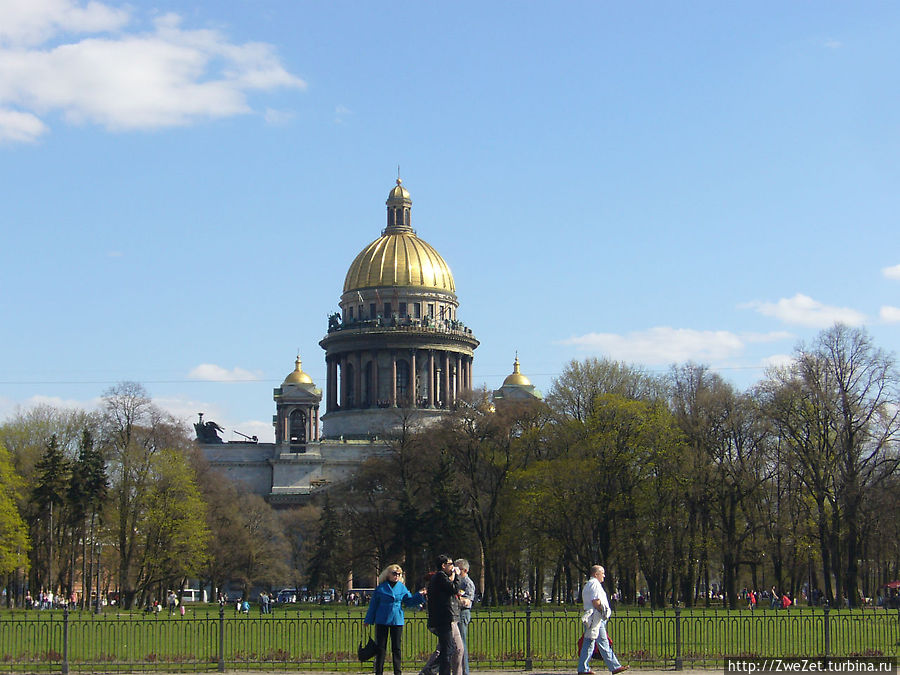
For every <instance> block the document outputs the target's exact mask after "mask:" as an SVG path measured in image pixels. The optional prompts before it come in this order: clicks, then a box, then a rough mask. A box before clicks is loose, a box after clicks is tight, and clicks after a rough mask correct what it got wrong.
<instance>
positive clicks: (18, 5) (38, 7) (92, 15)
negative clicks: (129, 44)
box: [0, 0, 128, 46]
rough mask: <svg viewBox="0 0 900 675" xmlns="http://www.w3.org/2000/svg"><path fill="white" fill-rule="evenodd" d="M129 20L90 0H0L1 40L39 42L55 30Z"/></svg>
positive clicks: (113, 26)
mask: <svg viewBox="0 0 900 675" xmlns="http://www.w3.org/2000/svg"><path fill="white" fill-rule="evenodd" d="M126 23H128V13H127V12H126V11H125V10H124V9H118V8H114V7H110V6H108V5H105V4H103V3H102V2H95V1H91V2H88V3H87V4H83V3H81V2H76V1H75V0H3V2H2V3H0V44H8V45H17V46H27V45H37V44H40V43H42V42H44V41H46V40H48V39H50V38H52V37H53V36H54V35H56V34H58V33H63V34H66V33H70V34H71V33H97V32H105V31H112V30H117V29H119V28H121V27H123V26H124V25H125V24H126Z"/></svg>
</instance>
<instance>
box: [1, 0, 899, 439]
mask: <svg viewBox="0 0 900 675" xmlns="http://www.w3.org/2000/svg"><path fill="white" fill-rule="evenodd" d="M898 38H900V5H897V4H896V3H888V2H885V3H874V2H863V3H846V2H816V3H811V2H743V3H722V2H718V1H715V2H713V1H710V2H690V3H673V2H628V3H625V2H620V3H612V2H560V3H540V2H525V1H521V2H491V3H484V2H453V3H449V2H444V3H439V2H392V3H369V2H358V1H357V2H341V1H337V2H325V1H322V2H301V1H298V0H215V1H212V0H209V1H205V0H196V1H192V0H179V1H178V2H174V1H166V0H162V1H159V2H156V1H154V0H148V2H141V3H134V2H132V3H123V2H117V1H116V0H95V1H93V2H89V3H88V2H82V1H79V0H0V203H2V210H0V214H2V215H0V218H2V230H0V231H2V234H3V245H2V247H0V311H2V316H3V317H5V319H6V321H5V327H4V328H5V329H4V330H3V331H2V333H0V364H2V367H0V419H3V418H5V417H6V416H8V415H10V414H12V413H14V412H15V410H16V409H17V408H19V407H27V406H29V405H32V404H33V403H36V402H49V403H52V404H55V405H73V406H82V407H91V406H93V405H95V404H96V401H97V400H98V398H99V397H100V395H101V394H102V392H103V391H104V390H105V389H106V388H107V387H109V386H111V385H113V384H115V383H116V382H119V381H122V380H135V381H138V382H142V383H143V384H144V385H145V386H146V387H147V389H148V391H149V392H150V393H151V395H152V396H153V397H154V399H155V400H156V401H157V402H158V403H160V404H161V405H163V406H164V407H166V408H167V409H169V410H171V411H172V412H173V413H175V414H177V415H178V416H180V417H183V418H184V419H186V420H191V421H193V419H194V416H195V413H196V412H199V411H204V412H206V413H207V415H208V416H209V417H210V418H212V419H215V420H217V421H219V422H220V423H221V424H223V426H225V427H226V428H227V429H228V430H229V431H228V434H226V437H227V438H235V436H233V432H232V430H233V429H237V430H239V431H242V432H244V433H250V434H257V435H259V436H260V437H261V438H263V439H266V440H270V439H271V437H272V432H271V416H272V413H273V412H274V405H273V403H272V388H273V387H275V386H278V385H279V384H280V383H281V381H282V380H283V379H284V377H285V375H287V374H288V373H289V372H290V371H291V370H292V368H293V360H294V357H295V356H296V353H297V351H298V350H299V351H300V354H301V357H302V359H303V365H304V369H305V370H306V371H307V372H309V373H310V374H311V375H312V376H313V378H314V379H315V380H316V382H317V383H319V384H320V386H322V385H324V380H325V377H324V374H325V367H324V357H323V354H324V352H323V351H322V350H321V348H320V347H319V346H318V341H319V340H320V339H321V338H322V336H323V335H324V334H325V331H326V328H327V316H328V314H330V313H332V312H334V311H336V309H337V301H338V296H339V294H340V292H341V288H342V285H343V279H344V275H345V273H346V271H347V268H348V267H349V264H350V262H351V261H352V260H353V258H354V257H355V255H356V254H357V253H358V252H359V251H360V250H361V249H362V248H363V247H364V246H365V245H366V244H368V243H369V242H370V241H371V240H373V239H375V238H376V237H377V236H379V235H380V232H381V229H382V228H383V227H384V222H385V216H384V209H385V206H384V200H385V199H386V197H387V194H388V191H389V190H390V188H391V187H392V185H393V182H394V179H395V178H396V175H397V166H398V165H399V166H400V171H401V175H402V177H403V180H404V185H405V186H406V187H407V188H408V189H409V191H410V193H411V195H412V199H413V226H414V227H415V228H416V230H417V231H418V234H419V236H420V237H421V238H423V239H424V240H426V241H427V242H429V243H430V244H432V245H433V246H434V247H435V248H436V249H437V250H438V251H439V252H440V253H441V254H442V255H443V256H444V258H445V259H446V260H447V262H448V263H449V265H450V267H451V269H452V270H453V274H454V277H455V280H456V285H457V292H458V295H459V300H460V311H459V316H460V318H461V319H462V320H463V321H464V322H465V323H466V324H467V325H468V326H469V327H470V328H472V330H473V331H474V333H475V335H476V337H478V339H480V340H481V343H482V344H481V346H480V347H479V348H478V350H477V352H476V358H475V381H476V382H477V383H479V384H481V383H483V384H485V385H486V386H488V387H489V388H491V389H493V388H496V387H497V386H499V385H500V383H501V382H502V380H503V378H504V377H505V376H506V375H507V374H509V373H510V372H511V370H512V362H513V358H514V356H515V353H516V351H518V353H519V358H520V360H521V362H522V369H523V372H525V373H526V374H527V375H528V376H529V377H530V378H531V379H532V381H533V382H534V384H536V385H537V386H538V388H540V389H542V390H543V391H544V392H546V391H547V390H548V389H549V388H550V384H551V382H552V380H553V378H554V377H555V376H557V375H558V374H559V373H560V372H561V370H562V369H563V367H564V366H565V364H566V363H567V362H568V361H569V360H571V359H573V358H575V359H578V358H584V357H587V356H592V355H597V356H609V357H612V358H616V359H620V360H624V361H628V362H632V363H635V364H642V365H644V366H646V367H647V368H648V369H649V370H652V371H654V372H665V371H666V369H667V368H668V366H669V364H671V363H673V362H683V361H685V360H688V359H690V360H694V361H697V362H701V363H706V364H709V365H710V366H712V367H713V368H715V369H717V370H719V371H720V372H721V373H722V374H723V375H724V376H725V377H726V378H728V379H729V380H731V381H733V382H734V383H735V384H736V385H738V386H739V387H747V386H750V385H751V384H753V383H754V382H756V381H757V380H759V379H760V378H761V377H763V375H764V368H765V367H766V365H767V364H770V363H780V362H783V361H784V359H785V358H787V356H788V355H789V354H790V353H791V352H792V350H793V348H794V347H795V346H796V344H797V343H798V342H799V341H801V340H809V339H811V338H812V337H813V336H815V335H816V333H817V332H818V331H819V330H821V329H822V328H824V327H827V326H829V325H831V324H832V323H833V322H834V321H835V320H842V321H844V322H845V323H849V324H852V325H864V326H866V328H867V329H868V330H869V332H870V333H871V334H872V336H873V338H874V340H875V342H876V344H877V345H878V346H880V347H882V348H884V349H885V350H887V351H891V352H896V351H897V348H898V345H900V247H898V245H897V242H898V236H897V232H898V228H897V222H896V221H897V218H898V216H897V214H898V213H900V190H898V185H900V105H898V104H900V101H898V96H900V86H898V85H900V39H898Z"/></svg>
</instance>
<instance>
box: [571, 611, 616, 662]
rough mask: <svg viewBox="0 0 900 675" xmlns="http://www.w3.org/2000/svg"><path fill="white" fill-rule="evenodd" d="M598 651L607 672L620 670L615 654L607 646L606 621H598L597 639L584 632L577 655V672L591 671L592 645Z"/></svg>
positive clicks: (588, 632) (586, 631) (587, 631)
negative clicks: (579, 652) (579, 651)
mask: <svg viewBox="0 0 900 675" xmlns="http://www.w3.org/2000/svg"><path fill="white" fill-rule="evenodd" d="M595 644H596V645H597V648H598V649H599V650H600V655H601V656H602V657H603V662H604V663H605V664H606V667H607V668H609V672H612V671H614V670H615V669H616V668H621V667H622V664H621V663H619V659H617V658H616V655H615V652H613V650H612V647H610V645H609V636H607V634H606V619H601V620H600V630H599V633H598V635H597V638H596V639H594V638H592V637H590V630H585V632H584V642H583V643H582V644H581V654H579V655H578V672H579V673H586V672H588V671H589V670H590V669H591V664H590V661H591V656H592V655H593V654H594V645H595Z"/></svg>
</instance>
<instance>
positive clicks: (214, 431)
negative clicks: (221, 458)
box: [194, 413, 225, 443]
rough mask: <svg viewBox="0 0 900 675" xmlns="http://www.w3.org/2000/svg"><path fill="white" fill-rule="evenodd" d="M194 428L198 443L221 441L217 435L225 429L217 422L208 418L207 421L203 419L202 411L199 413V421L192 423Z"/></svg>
mask: <svg viewBox="0 0 900 675" xmlns="http://www.w3.org/2000/svg"><path fill="white" fill-rule="evenodd" d="M194 430H195V431H196V432H197V442H198V443H223V442H224V441H223V440H222V439H221V437H220V436H219V433H220V432H224V431H225V429H223V428H222V427H220V426H219V425H218V424H216V423H215V422H213V421H212V420H210V421H209V422H204V421H203V413H200V421H199V422H197V423H196V424H195V425H194Z"/></svg>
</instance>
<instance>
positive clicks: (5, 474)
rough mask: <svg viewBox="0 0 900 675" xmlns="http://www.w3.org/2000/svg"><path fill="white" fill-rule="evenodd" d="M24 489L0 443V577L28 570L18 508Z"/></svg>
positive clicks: (24, 527) (24, 528) (27, 547)
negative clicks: (20, 570)
mask: <svg viewBox="0 0 900 675" xmlns="http://www.w3.org/2000/svg"><path fill="white" fill-rule="evenodd" d="M24 485H25V484H24V481H23V480H22V478H21V477H20V476H19V475H18V474H17V473H16V471H15V469H14V468H13V462H12V457H11V455H10V453H9V451H8V450H7V449H6V448H5V447H4V446H3V444H2V443H0V575H8V574H11V573H13V572H16V571H17V570H19V569H23V570H27V569H28V551H29V550H30V549H31V542H30V541H29V538H28V527H27V525H26V524H25V520H24V519H23V518H22V515H21V514H20V513H19V508H18V504H17V502H18V501H19V499H21V497H22V493H23V491H24ZM10 596H11V594H10ZM7 600H11V597H7Z"/></svg>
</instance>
